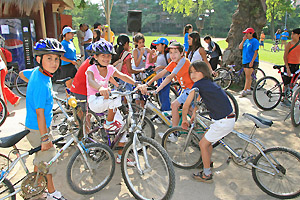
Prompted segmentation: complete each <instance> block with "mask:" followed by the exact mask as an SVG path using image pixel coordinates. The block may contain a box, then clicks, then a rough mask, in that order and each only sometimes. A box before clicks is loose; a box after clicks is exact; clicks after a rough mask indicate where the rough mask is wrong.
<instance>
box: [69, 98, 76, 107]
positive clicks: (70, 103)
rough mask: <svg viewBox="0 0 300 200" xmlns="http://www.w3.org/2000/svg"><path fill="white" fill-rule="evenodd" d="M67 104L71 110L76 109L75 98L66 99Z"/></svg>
mask: <svg viewBox="0 0 300 200" xmlns="http://www.w3.org/2000/svg"><path fill="white" fill-rule="evenodd" d="M68 104H69V105H70V106H71V107H72V108H76V106H77V101H76V99H75V97H72V96H71V97H69V98H68Z"/></svg>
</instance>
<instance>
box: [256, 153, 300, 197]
mask: <svg viewBox="0 0 300 200" xmlns="http://www.w3.org/2000/svg"><path fill="white" fill-rule="evenodd" d="M264 153H265V155H266V157H267V158H268V159H269V160H270V161H271V163H272V164H273V165H274V166H275V168H276V169H277V170H278V171H279V172H278V173H277V172H276V170H274V168H273V167H272V166H271V164H270V163H269V162H268V160H267V159H266V157H264V156H263V155H262V154H259V155H258V156H257V157H256V159H255V160H254V162H253V164H254V165H255V166H257V167H258V168H255V167H253V168H252V176H253V179H254V181H255V183H256V184H257V186H258V187H259V188H260V189H261V190H262V191H264V192H265V193H267V194H268V195H270V196H273V197H276V198H280V199H290V198H295V197H297V196H299V195H300V185H299V183H300V154H299V153H297V152H296V151H294V150H291V149H288V148H283V147H273V148H269V149H266V150H265V151H264ZM261 169H262V170H261ZM263 170H264V171H263ZM267 172H269V173H267ZM270 173H273V175H272V174H270Z"/></svg>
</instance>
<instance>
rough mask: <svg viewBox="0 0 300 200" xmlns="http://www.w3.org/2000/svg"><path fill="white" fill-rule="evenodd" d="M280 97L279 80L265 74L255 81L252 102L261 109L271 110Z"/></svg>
mask: <svg viewBox="0 0 300 200" xmlns="http://www.w3.org/2000/svg"><path fill="white" fill-rule="evenodd" d="M281 98H282V88H281V84H280V83H279V81H278V80H277V79H276V78H274V77H272V76H266V77H264V78H262V79H260V80H258V81H257V83H256V85H255V87H254V89H253V100H254V103H255V104H256V105H257V107H259V108H260V109H262V110H272V109H273V108H275V107H276V106H277V105H278V104H279V102H280V101H281Z"/></svg>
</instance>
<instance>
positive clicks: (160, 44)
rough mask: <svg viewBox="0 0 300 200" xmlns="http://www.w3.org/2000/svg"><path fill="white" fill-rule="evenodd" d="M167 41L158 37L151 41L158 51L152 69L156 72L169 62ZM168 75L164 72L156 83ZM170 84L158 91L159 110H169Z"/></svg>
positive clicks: (159, 82)
mask: <svg viewBox="0 0 300 200" xmlns="http://www.w3.org/2000/svg"><path fill="white" fill-rule="evenodd" d="M168 44H169V41H168V40H167V38H163V37H161V38H158V40H157V41H155V42H153V45H155V46H156V48H157V51H158V56H157V58H156V65H155V66H156V67H155V68H154V71H155V72H156V73H159V72H161V71H162V70H163V69H165V68H166V66H167V65H168V64H169V62H171V59H170V55H169V51H168V50H167V49H168ZM167 75H169V73H167V74H165V75H164V76H163V77H162V78H160V79H158V80H157V85H158V86H160V85H161V83H162V82H163V80H164V79H165V78H166V77H167ZM170 85H171V83H168V84H167V85H166V86H165V87H164V88H163V89H162V90H161V91H159V93H158V95H159V99H160V102H162V104H161V111H170V110H171V109H170V106H171V102H170V97H169V94H170Z"/></svg>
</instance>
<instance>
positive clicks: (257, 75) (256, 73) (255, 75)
mask: <svg viewBox="0 0 300 200" xmlns="http://www.w3.org/2000/svg"><path fill="white" fill-rule="evenodd" d="M265 76H266V74H265V72H264V71H263V70H262V69H260V68H255V69H254V70H253V72H252V74H251V80H252V81H251V90H253V89H254V87H255V85H256V82H257V81H258V80H260V79H261V78H264V77H265ZM258 89H260V88H258Z"/></svg>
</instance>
